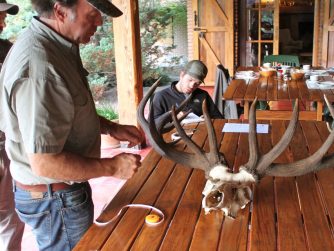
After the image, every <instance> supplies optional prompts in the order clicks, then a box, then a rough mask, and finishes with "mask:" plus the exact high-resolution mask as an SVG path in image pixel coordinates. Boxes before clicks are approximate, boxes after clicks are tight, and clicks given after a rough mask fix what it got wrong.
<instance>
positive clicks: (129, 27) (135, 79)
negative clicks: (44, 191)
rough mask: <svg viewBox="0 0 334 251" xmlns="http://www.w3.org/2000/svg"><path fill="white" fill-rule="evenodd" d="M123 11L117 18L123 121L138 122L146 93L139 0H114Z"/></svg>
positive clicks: (130, 123) (119, 106)
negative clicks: (144, 90)
mask: <svg viewBox="0 0 334 251" xmlns="http://www.w3.org/2000/svg"><path fill="white" fill-rule="evenodd" d="M112 2H113V4H115V5H116V6H117V7H118V8H119V9H120V10H121V11H122V12H123V15H122V16H120V17H117V18H114V19H113V27H114V39H115V59H116V77H117V96H118V113H119V123H120V124H128V125H135V126H137V125H138V123H137V115H136V112H137V107H138V104H139V102H140V100H141V99H142V97H143V81H142V64H141V46H140V27H139V10H138V0H113V1H112Z"/></svg>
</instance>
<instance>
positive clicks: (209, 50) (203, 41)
mask: <svg viewBox="0 0 334 251" xmlns="http://www.w3.org/2000/svg"><path fill="white" fill-rule="evenodd" d="M199 39H200V41H201V43H202V45H203V46H204V47H205V48H206V50H207V52H208V53H209V54H210V56H211V59H212V60H213V61H214V63H215V64H216V65H220V64H221V62H220V61H219V58H218V57H217V55H216V54H215V53H214V51H213V49H212V48H211V46H210V45H209V43H208V41H206V39H205V37H204V36H199Z"/></svg>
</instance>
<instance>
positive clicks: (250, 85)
mask: <svg viewBox="0 0 334 251" xmlns="http://www.w3.org/2000/svg"><path fill="white" fill-rule="evenodd" d="M241 83H242V84H241ZM230 89H231V90H230ZM324 94H326V95H327V97H328V99H329V100H330V101H332V102H334V95H333V91H332V90H330V89H329V90H325V89H308V88H307V85H306V80H288V81H286V82H284V81H283V80H282V79H281V78H278V77H276V76H275V77H261V76H260V77H259V78H258V79H233V80H232V81H231V82H230V85H229V86H228V88H227V89H226V92H225V93H224V95H223V97H224V99H225V100H235V101H244V100H247V101H253V100H254V98H255V97H258V100H262V101H294V100H295V99H297V98H298V99H299V100H302V101H308V102H311V101H321V102H323V101H324V97H323V96H324Z"/></svg>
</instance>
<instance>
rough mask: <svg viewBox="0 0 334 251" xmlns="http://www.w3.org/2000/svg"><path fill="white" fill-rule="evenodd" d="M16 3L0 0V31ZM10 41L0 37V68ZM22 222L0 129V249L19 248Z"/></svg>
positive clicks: (16, 7) (16, 10) (14, 10)
mask: <svg viewBox="0 0 334 251" xmlns="http://www.w3.org/2000/svg"><path fill="white" fill-rule="evenodd" d="M18 11H19V7H18V6H17V5H13V4H8V3H7V2H6V0H0V33H2V31H3V29H4V28H5V27H6V22H5V20H6V16H7V14H10V15H16V14H17V13H18ZM11 46H12V43H11V42H10V41H8V40H4V39H0V69H1V65H2V64H3V62H4V61H5V58H6V56H7V53H8V51H9V50H10V48H11ZM23 230H24V223H23V222H21V221H20V219H19V218H18V216H17V214H16V212H15V205H14V194H13V186H12V177H11V175H10V172H9V160H8V157H7V154H6V151H5V134H4V133H3V132H1V131H0V250H21V241H22V236H23Z"/></svg>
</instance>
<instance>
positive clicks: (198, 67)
mask: <svg viewBox="0 0 334 251" xmlns="http://www.w3.org/2000/svg"><path fill="white" fill-rule="evenodd" d="M184 72H185V73H186V74H188V75H190V76H192V77H193V78H196V79H198V80H200V81H201V82H202V83H204V79H205V77H206V75H207V74H208V68H207V67H206V66H205V64H204V63H203V62H202V61H200V60H192V61H190V62H188V64H187V65H186V66H185V68H184Z"/></svg>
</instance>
